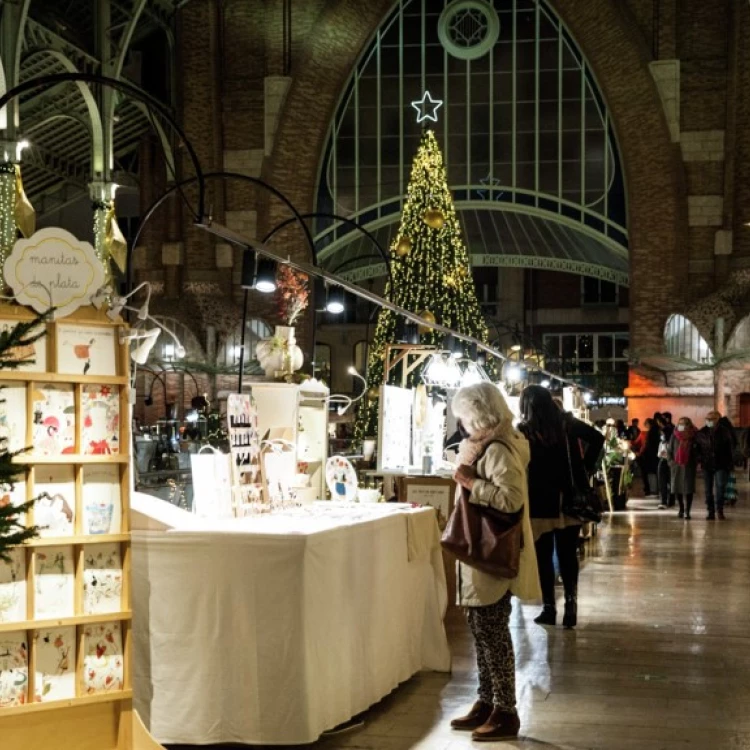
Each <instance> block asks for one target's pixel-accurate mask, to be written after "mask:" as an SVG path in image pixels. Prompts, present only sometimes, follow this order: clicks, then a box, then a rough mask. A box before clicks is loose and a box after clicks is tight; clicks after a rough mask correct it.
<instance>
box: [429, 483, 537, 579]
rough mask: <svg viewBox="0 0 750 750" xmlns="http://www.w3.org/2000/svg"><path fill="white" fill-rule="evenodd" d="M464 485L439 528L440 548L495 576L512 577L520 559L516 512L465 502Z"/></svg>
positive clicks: (465, 491) (521, 530) (465, 492)
mask: <svg viewBox="0 0 750 750" xmlns="http://www.w3.org/2000/svg"><path fill="white" fill-rule="evenodd" d="M469 496H470V492H469V491H468V490H467V489H466V488H465V487H464V488H462V489H461V493H460V495H459V497H458V499H457V500H456V505H455V507H454V508H453V513H451V517H450V518H449V519H448V524H447V525H446V527H445V531H444V532H443V538H442V539H441V541H440V543H441V544H442V546H443V549H444V550H446V551H447V552H450V553H451V554H453V555H455V556H456V558H458V560H460V561H461V562H462V563H465V564H466V565H469V566H470V567H472V568H476V569H477V570H481V571H482V572H483V573H488V574H489V575H491V576H494V577H496V578H515V577H516V576H517V575H518V569H519V566H520V562H521V549H522V547H523V528H522V524H521V518H522V516H523V510H520V511H518V513H503V512H502V511H500V510H496V509H495V508H491V507H488V506H486V505H477V504H476V503H471V502H469Z"/></svg>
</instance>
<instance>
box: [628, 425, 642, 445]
mask: <svg viewBox="0 0 750 750" xmlns="http://www.w3.org/2000/svg"><path fill="white" fill-rule="evenodd" d="M639 425H640V420H639V419H631V420H630V427H628V440H630V442H631V443H634V442H635V441H636V440H638V436H639V435H640V434H641V428H640V427H639Z"/></svg>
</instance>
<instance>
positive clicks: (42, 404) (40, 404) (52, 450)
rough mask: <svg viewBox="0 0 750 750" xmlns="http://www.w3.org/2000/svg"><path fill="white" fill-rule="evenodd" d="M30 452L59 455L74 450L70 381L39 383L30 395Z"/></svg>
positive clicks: (73, 407) (73, 414)
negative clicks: (32, 421) (31, 430)
mask: <svg viewBox="0 0 750 750" xmlns="http://www.w3.org/2000/svg"><path fill="white" fill-rule="evenodd" d="M32 410H33V413H34V428H33V437H34V452H35V453H37V454H41V455H42V456H59V455H61V454H66V453H74V452H75V443H76V409H75V395H74V393H73V386H72V385H53V384H51V383H49V384H47V383H40V384H38V385H37V386H35V388H34V391H33V398H32Z"/></svg>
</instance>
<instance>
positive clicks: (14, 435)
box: [0, 382, 28, 451]
mask: <svg viewBox="0 0 750 750" xmlns="http://www.w3.org/2000/svg"><path fill="white" fill-rule="evenodd" d="M0 388H2V391H0V438H5V439H6V440H7V441H8V442H7V448H8V450H9V451H20V450H23V449H24V448H28V445H27V442H28V441H27V439H26V384H25V383H16V382H8V383H5V382H0Z"/></svg>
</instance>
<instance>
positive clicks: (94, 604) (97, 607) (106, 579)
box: [83, 544, 122, 615]
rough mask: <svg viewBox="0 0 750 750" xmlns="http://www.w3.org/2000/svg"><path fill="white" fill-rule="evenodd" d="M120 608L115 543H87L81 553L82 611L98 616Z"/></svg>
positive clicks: (119, 572)
mask: <svg viewBox="0 0 750 750" xmlns="http://www.w3.org/2000/svg"><path fill="white" fill-rule="evenodd" d="M121 609H122V556H121V554H120V545H119V544H91V545H88V546H86V547H84V555H83V611H84V614H87V615H102V614H109V613H111V612H119V611H120V610H121Z"/></svg>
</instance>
